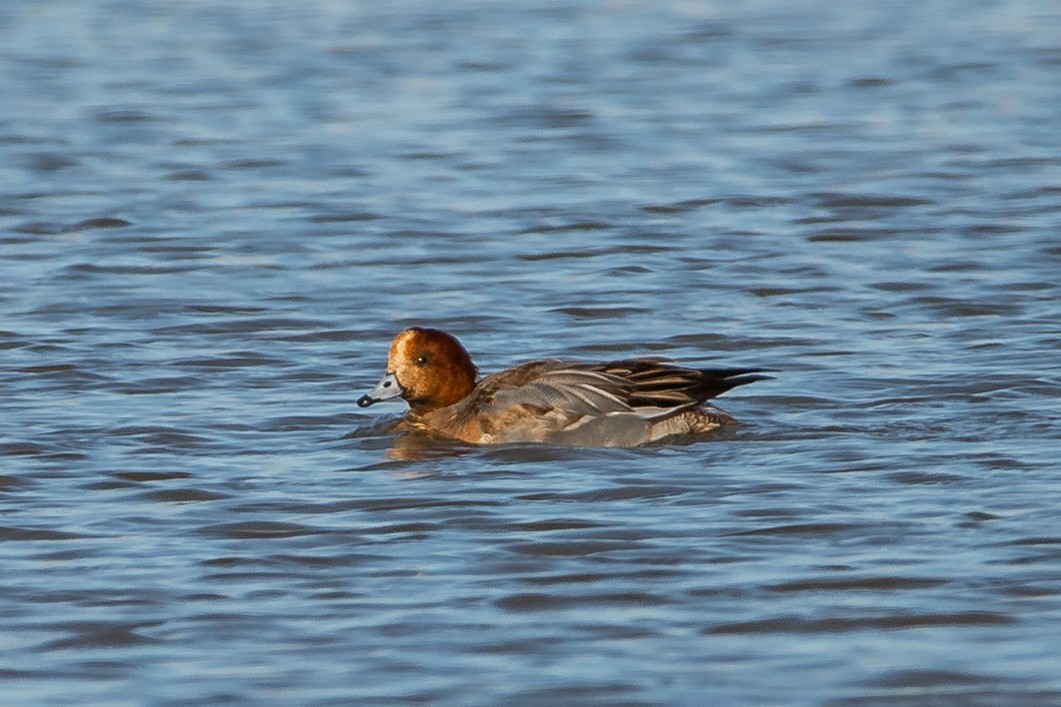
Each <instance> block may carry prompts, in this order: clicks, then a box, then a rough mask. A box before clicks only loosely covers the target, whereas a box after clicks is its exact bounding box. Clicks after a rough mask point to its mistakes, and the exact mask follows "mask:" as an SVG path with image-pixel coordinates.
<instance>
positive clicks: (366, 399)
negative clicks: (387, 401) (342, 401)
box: [357, 395, 379, 408]
mask: <svg viewBox="0 0 1061 707" xmlns="http://www.w3.org/2000/svg"><path fill="white" fill-rule="evenodd" d="M378 402H379V400H376V399H375V398H373V397H372V396H369V395H362V396H361V397H360V398H358V399H357V406H358V407H359V408H367V407H368V406H369V405H371V404H372V403H378Z"/></svg>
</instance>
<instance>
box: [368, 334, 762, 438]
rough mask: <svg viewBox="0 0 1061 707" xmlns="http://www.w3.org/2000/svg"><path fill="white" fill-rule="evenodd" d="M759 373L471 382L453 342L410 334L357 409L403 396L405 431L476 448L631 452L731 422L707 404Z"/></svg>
mask: <svg viewBox="0 0 1061 707" xmlns="http://www.w3.org/2000/svg"><path fill="white" fill-rule="evenodd" d="M762 370H763V369H754V368H703V369H692V368H683V367H681V366H677V365H674V364H671V363H666V362H665V361H664V360H662V359H657V358H631V359H624V360H621V361H609V362H607V363H578V362H573V361H561V360H556V359H543V360H537V361H530V362H528V363H524V364H521V365H518V366H514V367H513V368H509V369H507V370H504V371H501V372H499V373H495V374H493V375H490V376H487V377H486V378H483V379H482V380H480V381H478V382H476V374H477V373H478V369H476V367H475V364H473V363H472V359H471V356H469V355H468V352H467V351H466V350H465V349H464V347H463V346H461V344H460V342H459V341H457V339H456V338H454V337H453V336H451V335H449V334H447V333H446V332H444V331H439V330H438V329H424V328H420V327H413V328H411V329H406V330H405V331H403V332H401V333H399V334H398V335H397V336H396V337H394V341H393V343H391V347H390V353H389V354H388V355H387V372H386V375H385V376H384V377H383V380H381V381H380V382H379V385H377V386H376V387H375V388H374V389H373V390H372V392H370V393H368V394H367V395H363V396H361V397H360V398H358V400H357V404H358V406H359V407H363V408H364V407H368V406H369V405H372V404H373V403H378V402H380V401H382V400H389V399H391V398H397V397H401V398H404V399H405V401H406V402H407V403H409V414H408V415H407V416H406V418H405V420H404V426H406V427H408V428H412V429H418V430H424V431H427V432H430V433H434V434H438V435H442V436H445V437H450V438H453V439H458V440H463V441H465V442H470V443H472V444H507V443H512V442H543V443H547V444H556V445H566V446H574V447H636V446H637V445H641V444H647V443H650V442H656V441H659V440H662V439H666V438H669V437H676V436H680V435H696V434H702V433H705V432H710V431H712V430H715V429H718V428H719V427H721V426H723V425H727V424H730V423H733V422H734V420H733V418H732V417H730V416H729V415H727V414H726V413H725V412H723V411H721V410H718V409H716V408H713V407H711V406H710V405H707V404H705V403H706V401H708V400H710V399H711V398H714V397H715V396H716V395H721V394H722V393H725V392H726V391H727V390H729V389H731V388H734V387H736V386H738V385H744V384H746V383H753V382H755V381H757V380H762V379H764V378H767V377H768V376H763V375H758V374H759V373H761V372H762Z"/></svg>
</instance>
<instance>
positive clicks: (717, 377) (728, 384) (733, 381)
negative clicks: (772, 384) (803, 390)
mask: <svg viewBox="0 0 1061 707" xmlns="http://www.w3.org/2000/svg"><path fill="white" fill-rule="evenodd" d="M698 370H699V373H700V376H701V378H700V382H699V384H698V385H697V386H696V388H695V390H694V391H691V392H693V394H694V395H695V396H696V399H697V400H699V401H700V402H704V401H706V400H710V399H711V398H714V397H716V396H719V395H722V394H723V393H725V392H726V391H727V390H733V389H734V388H736V387H737V386H739V385H748V384H749V383H754V382H756V381H765V380H771V379H772V378H773V376H767V375H763V374H765V373H767V372H771V369H769V368H701V369H698Z"/></svg>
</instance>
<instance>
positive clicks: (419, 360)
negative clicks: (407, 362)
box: [416, 356, 427, 366]
mask: <svg viewBox="0 0 1061 707" xmlns="http://www.w3.org/2000/svg"><path fill="white" fill-rule="evenodd" d="M426 363H427V356H417V357H416V365H417V366H423V365H425V364H426Z"/></svg>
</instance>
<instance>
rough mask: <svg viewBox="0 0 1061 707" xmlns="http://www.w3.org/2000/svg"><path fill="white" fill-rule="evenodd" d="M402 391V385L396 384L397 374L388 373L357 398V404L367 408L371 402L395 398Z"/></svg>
mask: <svg viewBox="0 0 1061 707" xmlns="http://www.w3.org/2000/svg"><path fill="white" fill-rule="evenodd" d="M404 392H405V391H403V390H402V387H401V386H400V385H399V384H398V376H396V375H395V374H393V373H388V374H387V375H385V376H383V380H381V381H380V382H379V385H377V386H376V387H375V388H373V389H372V390H371V391H369V392H368V393H366V394H365V395H362V396H361V397H360V398H358V399H357V406H358V407H359V408H367V407H368V406H369V405H372V404H373V403H380V402H383V401H384V400H390V399H391V398H397V397H399V396H401V394H402V393H404Z"/></svg>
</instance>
